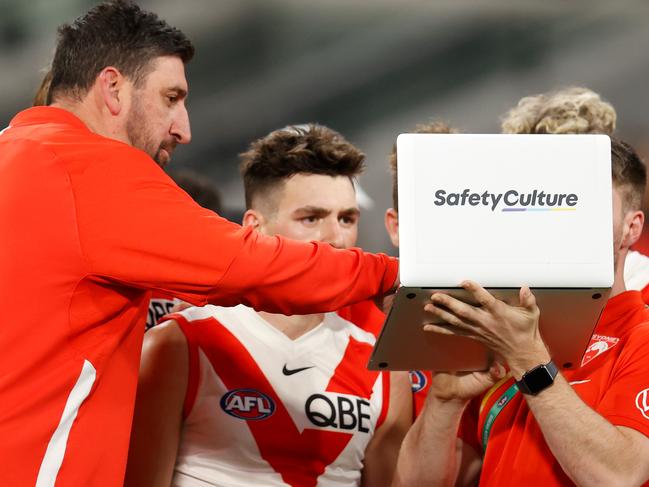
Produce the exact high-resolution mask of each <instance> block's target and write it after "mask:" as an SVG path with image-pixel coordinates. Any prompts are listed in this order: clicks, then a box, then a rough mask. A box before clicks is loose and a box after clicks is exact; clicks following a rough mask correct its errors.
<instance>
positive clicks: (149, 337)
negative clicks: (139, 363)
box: [142, 319, 187, 354]
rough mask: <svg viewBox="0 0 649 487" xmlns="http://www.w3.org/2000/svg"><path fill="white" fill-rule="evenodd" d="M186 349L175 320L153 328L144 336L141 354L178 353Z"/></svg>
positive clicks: (184, 340) (181, 333)
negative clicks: (154, 351) (153, 352)
mask: <svg viewBox="0 0 649 487" xmlns="http://www.w3.org/2000/svg"><path fill="white" fill-rule="evenodd" d="M186 348H187V339H186V337H185V334H184V333H183V332H182V330H181V328H180V326H179V325H178V322H177V321H176V320H173V319H171V320H167V321H165V322H163V323H160V324H159V325H157V326H154V327H153V328H151V329H150V330H148V331H147V332H146V333H145V334H144V342H143V345H142V353H143V354H149V353H152V351H153V350H156V351H160V352H161V353H170V352H179V351H184V350H186Z"/></svg>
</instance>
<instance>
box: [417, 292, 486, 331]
mask: <svg viewBox="0 0 649 487" xmlns="http://www.w3.org/2000/svg"><path fill="white" fill-rule="evenodd" d="M447 297H448V296H447ZM431 299H432V298H431ZM451 299H453V298H451ZM463 304H464V303H463ZM424 311H427V312H428V313H430V314H432V315H433V316H435V317H437V318H439V320H441V321H443V322H445V323H448V324H449V325H453V326H456V327H458V328H467V329H473V328H474V327H473V326H472V325H471V324H470V323H467V322H466V321H464V320H463V319H462V318H461V317H459V316H457V315H456V314H455V313H454V312H453V311H450V310H447V309H444V308H440V307H439V306H435V305H434V304H427V305H426V306H424Z"/></svg>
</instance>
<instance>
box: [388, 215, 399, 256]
mask: <svg viewBox="0 0 649 487" xmlns="http://www.w3.org/2000/svg"><path fill="white" fill-rule="evenodd" d="M385 229H386V230H387V231H388V235H389V237H390V241H391V242H392V245H394V246H395V247H398V246H399V212H398V211H397V210H395V209H394V208H388V209H387V210H386V211H385Z"/></svg>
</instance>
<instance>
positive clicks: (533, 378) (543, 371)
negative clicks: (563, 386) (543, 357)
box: [518, 361, 558, 394]
mask: <svg viewBox="0 0 649 487" xmlns="http://www.w3.org/2000/svg"><path fill="white" fill-rule="evenodd" d="M557 373H558V369H557V366H556V365H554V362H552V361H550V362H548V363H547V364H542V365H539V366H537V367H534V368H533V369H532V370H530V371H529V372H527V373H525V374H524V375H523V377H522V378H521V380H520V381H518V386H519V388H520V389H521V392H523V393H525V394H538V393H539V392H541V391H542V390H543V389H545V388H546V387H549V386H551V385H552V383H553V382H554V378H555V377H556V376H557Z"/></svg>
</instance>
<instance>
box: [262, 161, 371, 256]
mask: <svg viewBox="0 0 649 487" xmlns="http://www.w3.org/2000/svg"><path fill="white" fill-rule="evenodd" d="M278 191H279V194H278V197H277V198H278V202H277V208H276V211H275V212H274V213H273V215H270V216H269V218H268V219H266V220H265V222H264V223H262V225H261V227H260V230H261V231H262V232H263V233H266V234H269V235H282V236H285V237H289V238H292V239H295V240H302V241H313V240H318V241H321V242H326V243H329V244H331V245H333V246H334V247H337V248H349V247H353V246H354V245H356V239H357V236H358V220H359V216H360V212H359V209H358V205H357V203H356V192H355V191H354V186H353V185H352V182H351V181H350V179H349V178H348V177H346V176H336V177H331V176H322V175H319V174H296V175H295V176H292V177H291V178H289V179H288V180H287V181H286V182H285V184H284V187H283V188H282V189H279V190H278Z"/></svg>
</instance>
